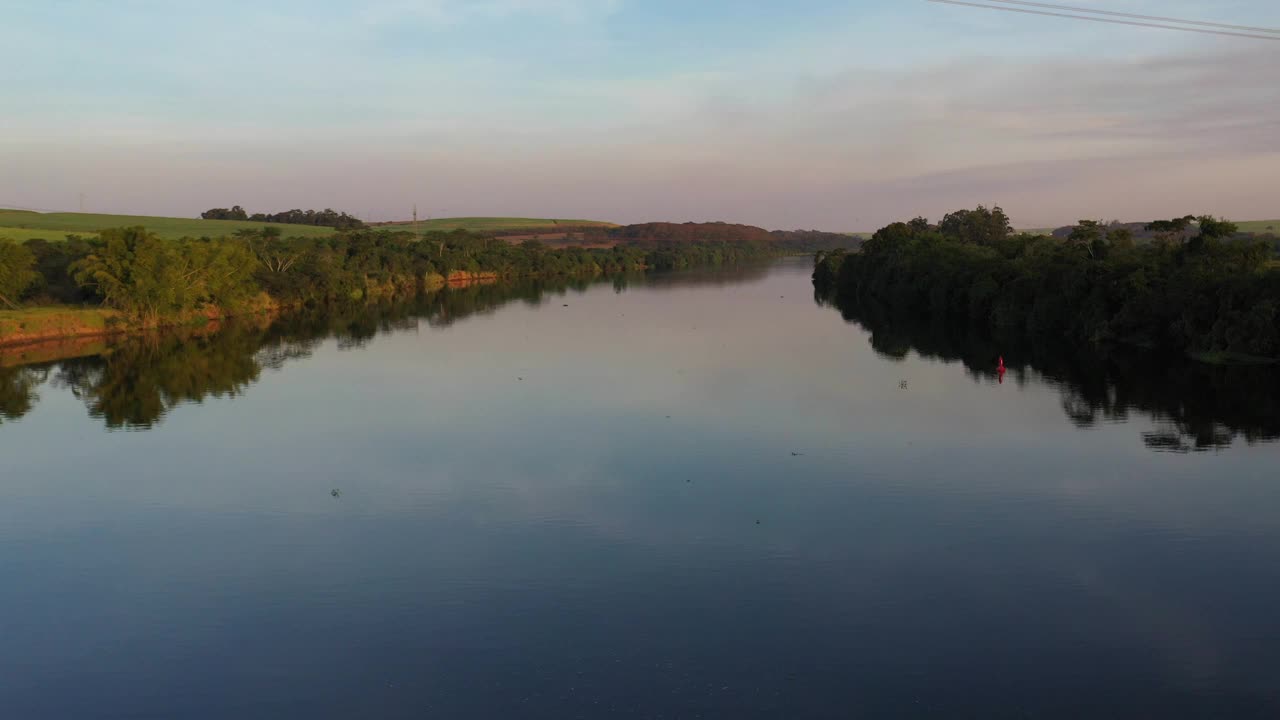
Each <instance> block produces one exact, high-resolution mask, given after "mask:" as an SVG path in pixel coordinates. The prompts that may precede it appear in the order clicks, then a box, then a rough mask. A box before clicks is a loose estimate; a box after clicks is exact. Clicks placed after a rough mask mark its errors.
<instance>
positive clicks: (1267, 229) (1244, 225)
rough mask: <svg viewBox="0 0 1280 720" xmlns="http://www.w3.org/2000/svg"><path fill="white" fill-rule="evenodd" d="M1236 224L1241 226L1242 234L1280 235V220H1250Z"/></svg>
mask: <svg viewBox="0 0 1280 720" xmlns="http://www.w3.org/2000/svg"><path fill="white" fill-rule="evenodd" d="M1233 222H1235V221H1233ZM1236 224H1237V225H1239V226H1240V231H1241V232H1253V233H1275V234H1277V235H1280V220H1250V221H1247V222H1236Z"/></svg>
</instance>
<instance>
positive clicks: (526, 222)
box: [369, 217, 617, 232]
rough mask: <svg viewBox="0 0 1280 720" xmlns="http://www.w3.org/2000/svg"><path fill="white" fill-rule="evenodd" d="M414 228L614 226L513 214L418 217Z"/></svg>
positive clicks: (400, 223) (398, 224)
mask: <svg viewBox="0 0 1280 720" xmlns="http://www.w3.org/2000/svg"><path fill="white" fill-rule="evenodd" d="M369 225H371V226H373V227H394V228H406V229H407V228H411V227H412V226H413V225H414V222H413V221H412V220H397V221H395V222H383V223H369ZM417 226H418V230H419V231H421V232H432V231H438V230H442V231H446V232H447V231H451V230H467V231H470V232H511V231H535V230H538V231H544V230H545V231H551V232H555V231H556V230H557V229H560V228H575V229H576V228H588V227H601V228H611V227H617V225H615V224H614V223H611V222H603V221H600V220H551V219H546V218H515V217H457V218H432V219H430V220H419V221H418V222H417Z"/></svg>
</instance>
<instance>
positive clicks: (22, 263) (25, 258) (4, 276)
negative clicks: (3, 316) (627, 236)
mask: <svg viewBox="0 0 1280 720" xmlns="http://www.w3.org/2000/svg"><path fill="white" fill-rule="evenodd" d="M35 264H36V258H35V256H34V255H32V254H31V251H30V250H28V249H27V248H25V247H23V246H22V245H18V244H16V243H12V242H9V241H8V240H4V239H3V238H0V304H3V305H7V306H9V307H11V308H15V309H16V308H17V307H18V301H19V300H20V299H22V293H24V292H26V291H27V289H28V288H30V287H31V286H32V285H34V284H35V283H36V281H37V280H39V279H40V275H39V274H38V273H37V272H36V271H35Z"/></svg>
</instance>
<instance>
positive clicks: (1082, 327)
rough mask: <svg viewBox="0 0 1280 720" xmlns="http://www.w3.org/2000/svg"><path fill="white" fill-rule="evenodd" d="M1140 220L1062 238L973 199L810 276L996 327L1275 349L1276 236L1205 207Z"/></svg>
mask: <svg viewBox="0 0 1280 720" xmlns="http://www.w3.org/2000/svg"><path fill="white" fill-rule="evenodd" d="M1146 229H1147V230H1149V231H1150V232H1151V234H1152V236H1153V237H1152V239H1150V240H1145V241H1138V240H1136V239H1135V238H1134V235H1133V233H1132V232H1131V231H1130V230H1129V229H1128V228H1125V227H1123V226H1117V227H1112V226H1108V225H1107V224H1105V223H1101V222H1095V221H1082V222H1081V223H1079V224H1078V225H1076V226H1075V227H1074V228H1073V229H1072V231H1071V232H1070V233H1069V235H1068V237H1066V238H1055V237H1046V236H1042V235H1031V234H1017V233H1014V232H1013V230H1012V228H1011V227H1010V224H1009V220H1008V217H1007V216H1006V215H1005V213H1004V212H1003V211H1002V210H1001V209H1000V208H998V207H997V208H994V209H990V210H988V209H986V208H984V207H979V208H977V209H976V210H962V211H960V212H956V213H952V214H949V215H947V216H946V217H945V218H943V220H942V221H941V222H940V223H937V224H933V223H930V222H929V221H928V220H926V219H924V218H916V219H915V220H912V221H910V222H898V223H893V224H891V225H888V226H886V227H884V228H882V229H881V230H879V231H878V232H876V233H875V235H874V236H873V237H872V238H871V239H870V240H868V241H867V242H865V243H864V244H863V245H862V247H861V248H860V250H859V251H858V252H844V251H832V252H820V253H818V254H817V257H816V267H815V270H814V283H815V287H816V289H817V291H818V292H819V294H820V295H822V296H824V297H830V298H834V299H836V300H837V301H838V302H840V303H843V304H846V305H848V304H852V303H858V304H868V305H873V306H879V307H880V308H881V310H880V312H882V313H887V314H891V315H896V316H899V317H909V318H929V319H930V320H931V321H934V322H948V323H972V324H975V325H977V326H980V327H982V328H984V329H985V330H988V331H991V332H993V333H995V334H997V335H998V336H1000V337H1023V338H1031V339H1035V338H1054V339H1058V340H1066V341H1068V342H1072V343H1083V344H1093V345H1097V344H1103V343H1122V344H1131V345H1137V346H1143V347H1151V348H1160V349H1163V350H1169V351H1176V352H1185V353H1191V354H1197V355H1200V356H1202V357H1216V358H1220V359H1226V358H1234V359H1244V358H1248V357H1253V358H1270V359H1275V358H1280V312H1278V311H1280V271H1277V270H1276V269H1275V261H1274V257H1275V239H1274V238H1273V237H1252V236H1249V237H1241V236H1240V235H1239V234H1238V232H1237V227H1236V226H1235V225H1234V224H1232V223H1230V222H1227V221H1224V220H1220V219H1218V218H1214V217H1212V216H1207V215H1206V216H1201V217H1198V218H1195V217H1191V216H1187V217H1183V218H1177V219H1174V220H1165V221H1157V222H1154V223H1150V224H1148V225H1147V226H1146Z"/></svg>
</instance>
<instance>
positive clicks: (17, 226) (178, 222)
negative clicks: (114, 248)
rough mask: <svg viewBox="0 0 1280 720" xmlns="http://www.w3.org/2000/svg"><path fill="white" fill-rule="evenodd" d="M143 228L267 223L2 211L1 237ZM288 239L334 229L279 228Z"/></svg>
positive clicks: (176, 231) (200, 230)
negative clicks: (130, 227) (131, 227)
mask: <svg viewBox="0 0 1280 720" xmlns="http://www.w3.org/2000/svg"><path fill="white" fill-rule="evenodd" d="M132 225H142V226H144V227H146V228H147V229H148V230H150V231H152V232H154V233H156V234H157V235H159V236H160V237H162V238H167V239H171V240H176V239H178V238H182V237H203V236H206V235H207V236H209V237H221V236H224V235H231V234H232V233H234V232H235V231H237V230H242V229H246V228H248V229H253V230H258V229H261V228H262V225H263V223H257V222H242V221H239V220H199V219H188V218H170V217H152V216H149V215H100V214H91V213H37V212H29V211H26V210H0V237H8V238H10V239H13V240H28V239H31V238H44V239H45V240H61V239H62V238H63V236H65V235H68V234H77V235H92V234H94V233H96V232H97V231H99V230H102V229H105V228H116V227H128V226H132ZM275 227H278V228H280V230H281V231H282V232H283V233H284V234H285V235H300V236H308V237H321V236H325V235H332V234H333V232H334V231H333V228H327V227H314V226H311V225H276V226H275Z"/></svg>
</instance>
